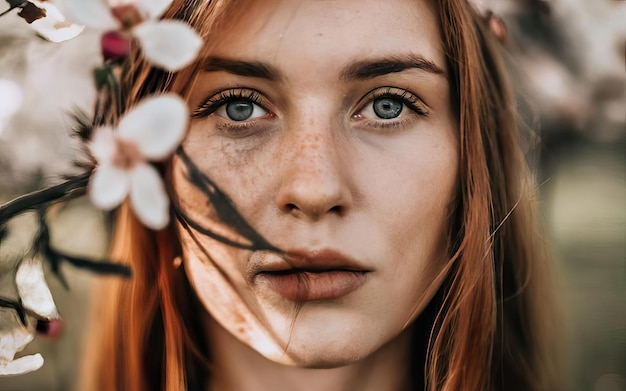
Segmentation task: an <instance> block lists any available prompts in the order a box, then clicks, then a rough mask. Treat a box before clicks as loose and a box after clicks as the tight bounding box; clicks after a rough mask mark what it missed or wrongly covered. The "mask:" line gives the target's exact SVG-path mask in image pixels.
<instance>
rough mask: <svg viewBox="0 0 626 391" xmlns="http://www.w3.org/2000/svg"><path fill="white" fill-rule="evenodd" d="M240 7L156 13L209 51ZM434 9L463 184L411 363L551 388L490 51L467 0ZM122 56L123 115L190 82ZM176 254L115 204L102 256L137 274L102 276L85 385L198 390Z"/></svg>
mask: <svg viewBox="0 0 626 391" xmlns="http://www.w3.org/2000/svg"><path fill="white" fill-rule="evenodd" d="M236 3H239V2H238V1H233V0H230V1H211V0H180V1H175V2H174V5H173V6H172V7H171V9H170V10H169V11H168V13H167V15H166V16H165V17H166V18H176V19H182V20H185V21H187V22H188V23H189V24H190V25H191V26H192V27H194V28H195V29H196V30H197V31H198V32H199V33H200V35H201V36H203V37H204V38H205V40H207V41H208V42H210V41H211V39H212V38H213V37H215V36H219V33H220V31H223V30H224V29H225V28H227V19H228V18H227V16H230V17H232V16H233V12H237V11H236V9H238V8H239V9H241V8H242V7H236ZM431 4H432V6H433V7H434V9H435V10H436V12H437V14H438V16H439V19H440V29H441V36H442V45H443V50H444V52H445V55H446V58H447V63H448V64H447V65H448V70H449V77H450V81H451V83H450V84H451V87H450V88H451V93H450V96H451V99H452V102H451V103H452V105H453V107H454V108H455V114H456V116H457V122H458V129H459V140H460V152H459V153H460V159H459V183H460V186H459V194H458V195H457V199H458V204H457V205H458V206H457V210H456V211H455V213H454V215H453V217H452V218H451V221H450V239H451V240H450V242H451V244H452V245H451V248H450V249H449V251H450V254H449V256H450V259H451V265H450V269H449V272H448V277H447V279H446V281H445V283H444V285H443V286H442V288H441V290H440V294H439V295H437V297H436V299H435V300H434V303H433V304H432V305H431V306H429V307H432V308H434V316H432V321H430V322H429V324H428V327H429V330H430V333H427V334H428V335H426V343H425V344H420V343H416V347H415V349H416V352H415V356H419V359H416V360H414V362H411V363H407V365H413V366H414V367H413V368H411V371H412V372H413V373H420V374H421V376H419V377H420V378H421V379H422V382H423V383H424V387H425V389H427V390H431V391H434V390H445V391H456V390H515V389H519V390H555V389H558V388H559V384H558V382H557V380H558V379H557V377H556V373H557V366H556V362H557V360H556V357H555V352H557V350H558V346H555V342H554V341H555V338H554V337H555V334H554V332H553V331H554V330H553V329H552V327H554V322H552V318H553V315H554V313H555V312H554V308H555V307H554V303H553V300H552V296H553V286H552V272H551V270H550V265H549V263H548V261H547V257H546V254H545V250H544V245H543V239H542V236H541V235H540V232H539V229H538V226H537V224H536V222H535V198H534V185H533V182H532V180H531V176H530V173H529V170H528V168H527V166H526V162H525V159H524V155H523V153H522V151H521V149H520V147H519V144H520V142H519V134H518V130H517V128H516V117H515V115H516V114H515V102H514V101H513V100H512V94H511V88H510V86H509V84H508V81H507V77H506V75H505V72H504V71H503V66H502V64H501V61H500V57H499V54H498V47H497V44H496V43H495V40H494V39H492V37H491V36H490V33H489V31H488V29H487V28H486V26H485V25H484V23H483V21H482V19H481V18H480V16H479V15H478V14H477V13H476V12H475V11H474V9H473V8H472V7H471V6H470V5H469V4H468V3H467V1H466V0H439V1H432V2H431ZM233 5H234V6H233ZM244 8H245V7H244ZM130 60H131V61H128V62H127V65H126V73H125V74H126V75H128V76H126V78H125V79H124V80H122V83H121V86H122V96H123V98H122V102H120V104H121V105H122V107H123V108H125V109H127V108H129V107H132V106H133V105H134V104H135V103H136V102H137V101H138V100H139V99H140V98H141V97H142V96H146V95H149V94H151V93H155V92H159V91H165V90H169V89H176V90H177V91H178V92H181V93H183V94H185V93H186V92H187V91H188V89H189V88H190V87H191V85H192V84H193V80H192V79H193V76H192V75H194V74H195V73H196V69H195V66H193V65H192V66H190V67H189V68H187V69H185V70H183V71H181V72H180V73H179V74H178V75H177V76H172V75H170V74H167V73H165V72H163V71H159V70H157V69H155V68H152V67H150V66H149V65H148V64H147V63H146V62H145V61H144V60H143V59H142V58H141V57H140V55H139V54H138V53H137V52H135V51H134V52H133V53H131V59H130ZM130 64H132V65H130ZM130 66H133V68H132V69H131V68H130ZM111 99H112V97H108V96H103V97H102V99H101V102H100V104H99V105H98V106H97V112H96V123H98V122H103V123H114V122H115V121H116V119H117V114H116V113H115V111H117V110H111V109H110V107H111V105H110V102H109V101H110V100H111ZM178 251H179V249H178V244H177V241H176V235H175V233H174V232H173V230H171V229H166V230H163V231H160V232H156V233H155V232H151V231H148V230H147V229H145V228H144V227H142V226H141V224H140V223H138V222H137V221H136V219H135V218H134V217H133V215H132V213H131V212H130V211H129V209H128V207H126V206H124V207H123V208H121V210H120V211H119V213H118V215H117V216H116V224H115V230H114V236H113V240H112V255H111V258H112V259H114V260H116V261H124V262H127V263H128V264H130V265H131V266H132V269H133V278H132V279H131V280H128V281H122V280H107V281H102V283H101V284H100V285H101V286H98V287H97V288H95V289H94V292H95V294H96V295H97V297H96V304H95V305H94V312H95V315H94V316H93V320H94V322H93V325H92V326H91V327H90V328H89V341H88V343H87V348H86V354H87V360H86V363H87V364H86V367H85V370H84V373H83V380H84V381H83V384H82V386H83V387H82V389H88V390H91V389H98V390H158V389H163V390H185V389H196V387H198V388H200V387H202V384H201V383H202V373H203V372H207V365H210V364H209V363H208V362H207V359H208V357H209V352H205V351H202V349H203V348H204V346H206V344H203V343H198V340H201V338H202V332H201V330H200V325H199V324H198V319H197V315H196V316H194V315H195V314H197V313H195V312H194V309H197V308H198V304H197V302H196V300H195V297H194V295H193V293H192V291H191V289H190V288H189V286H188V283H187V282H186V279H185V278H184V277H182V274H184V273H181V271H180V270H178V271H177V270H176V269H175V268H174V267H173V266H172V259H173V258H174V257H176V256H177V254H178ZM418 332H419V333H421V334H422V335H420V336H419V338H416V340H419V339H422V340H423V339H424V329H423V328H420V330H419V331H418ZM193 341H195V343H194V342H193ZM155 374H158V375H155ZM209 376H210V375H209Z"/></svg>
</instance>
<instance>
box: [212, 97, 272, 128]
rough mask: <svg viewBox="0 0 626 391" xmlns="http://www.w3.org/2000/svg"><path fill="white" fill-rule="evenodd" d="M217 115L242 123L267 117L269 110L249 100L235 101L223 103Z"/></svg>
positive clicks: (216, 112)
mask: <svg viewBox="0 0 626 391" xmlns="http://www.w3.org/2000/svg"><path fill="white" fill-rule="evenodd" d="M215 114H216V115H219V116H220V117H224V118H228V119H229V120H231V121H235V122H242V121H248V120H250V119H254V118H258V117H263V116H264V115H267V110H265V109H264V108H262V107H261V106H259V105H257V104H256V103H254V102H252V101H251V100H249V99H245V98H244V99H233V100H231V101H228V102H225V103H223V104H222V105H221V106H220V107H218V108H217V110H215Z"/></svg>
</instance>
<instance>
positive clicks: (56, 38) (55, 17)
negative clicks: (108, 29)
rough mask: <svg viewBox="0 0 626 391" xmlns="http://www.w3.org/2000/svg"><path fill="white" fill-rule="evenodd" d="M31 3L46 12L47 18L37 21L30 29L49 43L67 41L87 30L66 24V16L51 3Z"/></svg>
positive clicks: (33, 1) (35, 0) (36, 0)
mask: <svg viewBox="0 0 626 391" xmlns="http://www.w3.org/2000/svg"><path fill="white" fill-rule="evenodd" d="M30 2H31V3H33V4H35V5H36V6H37V7H39V8H43V9H45V10H46V16H45V17H43V18H41V19H38V20H35V21H34V22H33V23H31V24H30V27H31V28H32V29H33V30H35V31H36V32H37V34H39V35H41V36H42V37H44V38H45V39H47V40H48V41H51V42H63V41H67V40H69V39H72V38H74V37H76V36H77V35H78V34H80V33H81V32H82V31H83V30H84V29H85V26H80V25H77V24H72V23H69V22H66V21H65V16H63V14H62V13H61V12H60V11H59V9H58V8H57V7H55V6H54V4H52V3H50V2H49V1H38V0H30Z"/></svg>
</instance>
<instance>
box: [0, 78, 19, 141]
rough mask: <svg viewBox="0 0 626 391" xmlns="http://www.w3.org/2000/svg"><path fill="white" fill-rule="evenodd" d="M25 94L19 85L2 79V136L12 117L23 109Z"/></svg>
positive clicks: (0, 88) (0, 120)
mask: <svg viewBox="0 0 626 391" xmlns="http://www.w3.org/2000/svg"><path fill="white" fill-rule="evenodd" d="M23 101H24V94H23V93H22V89H21V88H20V86H19V85H17V83H15V82H13V81H11V80H7V79H0V134H2V130H3V128H4V126H5V125H6V124H7V123H8V122H9V120H10V119H11V117H12V116H13V115H14V114H15V113H17V111H18V110H19V109H20V107H22V102H23Z"/></svg>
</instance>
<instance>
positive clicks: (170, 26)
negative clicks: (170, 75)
mask: <svg viewBox="0 0 626 391" xmlns="http://www.w3.org/2000/svg"><path fill="white" fill-rule="evenodd" d="M133 34H134V35H135V37H137V39H138V40H139V43H140V44H141V49H142V51H143V54H144V55H145V56H146V58H147V59H148V61H150V62H151V63H152V64H154V65H156V66H158V67H161V68H164V69H166V70H168V71H170V72H176V71H178V70H179V69H181V68H183V67H184V66H186V65H188V64H189V63H191V62H192V61H193V60H194V59H195V58H196V55H197V54H198V51H199V50H200V47H201V46H202V39H201V38H200V37H199V36H198V34H196V32H195V31H194V30H193V29H191V28H190V27H189V26H188V25H186V24H185V23H183V22H179V21H176V20H164V21H160V22H144V23H141V24H140V25H138V26H136V27H135V28H134V29H133Z"/></svg>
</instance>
